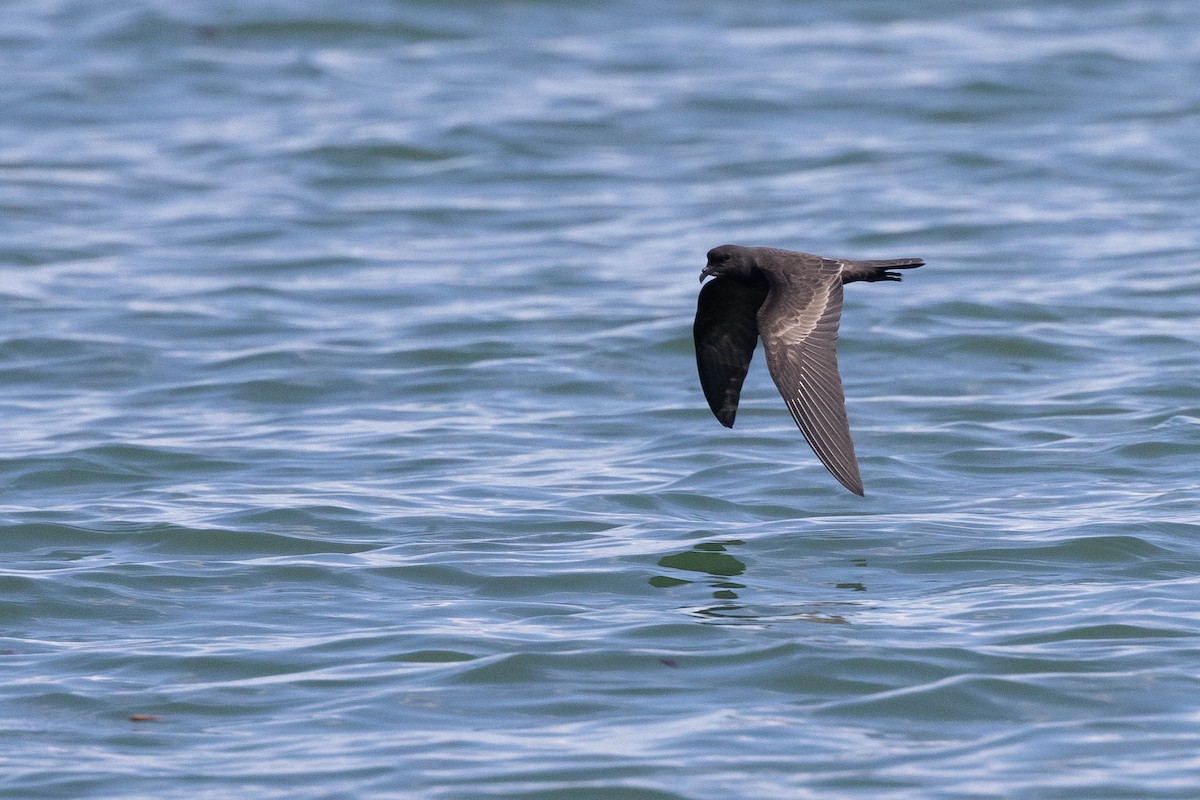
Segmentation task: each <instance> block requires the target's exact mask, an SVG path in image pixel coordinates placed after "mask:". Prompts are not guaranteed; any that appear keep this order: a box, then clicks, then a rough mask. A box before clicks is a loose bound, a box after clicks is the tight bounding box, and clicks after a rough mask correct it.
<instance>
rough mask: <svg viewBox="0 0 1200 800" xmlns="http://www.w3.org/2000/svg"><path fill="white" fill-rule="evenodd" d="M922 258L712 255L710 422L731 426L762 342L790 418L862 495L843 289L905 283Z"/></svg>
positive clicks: (699, 342) (706, 365)
mask: <svg viewBox="0 0 1200 800" xmlns="http://www.w3.org/2000/svg"><path fill="white" fill-rule="evenodd" d="M924 263H925V262H924V261H922V260H921V259H919V258H897V259H891V260H887V261H847V260H845V259H837V258H824V257H822V256H815V255H812V254H811V253H799V252H793V251H791V250H776V249H774V248H770V247H741V246H739V245H735V244H724V245H721V246H720V247H715V248H713V249H712V250H710V251H709V252H708V264H707V265H706V266H705V267H704V270H703V271H702V272H701V273H700V280H701V281H703V280H704V279H705V278H706V277H709V276H712V278H713V280H711V281H709V282H708V283H707V284H705V285H704V287H703V288H702V289H701V290H700V299H699V302H698V303H697V306H696V323H695V325H694V326H693V328H692V333H693V335H694V336H695V339H696V366H697V367H698V368H699V371H700V385H701V387H702V388H703V389H704V397H705V398H706V399H707V400H708V405H709V407H710V408H711V409H712V412H713V414H715V415H716V417H717V419H718V420H720V421H721V424H722V425H724V426H725V427H727V428H732V427H733V420H734V417H735V416H736V414H737V406H738V398H739V397H740V396H741V393H742V382H743V381H744V380H745V379H746V373H747V371H749V369H750V359H751V357H752V356H753V355H754V347H755V345H756V344H757V342H758V339H759V338H761V339H762V340H763V349H764V350H765V351H766V354H767V367H768V368H769V369H770V371H771V377H772V378H773V379H774V380H775V386H776V387H778V389H779V393H780V394H781V395H783V399H784V402H786V403H787V407H788V411H790V412H791V413H792V418H793V419H795V420H796V424H797V425H798V426H800V432H801V433H803V434H804V438H805V439H806V440H808V443H809V445H811V446H812V449H813V452H815V453H816V454H817V457H818V458H820V459H821V463H823V464H824V465H825V467H826V468H827V469H828V470H829V471H830V473H832V474H833V477H835V478H837V479H838V481H839V482H840V483H841V484H842V485H843V486H845V487H846V488H847V489H849V490H850V491H852V492H854V493H855V494H857V495H861V494H863V484H862V477H861V476H860V475H859V472H858V460H857V459H856V458H855V455H854V442H853V440H851V438H850V422H849V420H848V419H847V418H846V400H845V396H844V395H843V393H842V377H841V375H840V374H839V373H838V366H837V332H838V321H839V320H840V319H841V316H842V284H844V283H851V282H852V281H870V282H874V281H898V280H900V273H899V272H895V270H898V269H912V268H914V267H919V266H921V265H922V264H924Z"/></svg>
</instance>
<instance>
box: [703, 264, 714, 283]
mask: <svg viewBox="0 0 1200 800" xmlns="http://www.w3.org/2000/svg"><path fill="white" fill-rule="evenodd" d="M709 275H712V267H709V266H706V267H705V268H704V269H702V270H700V282H701V283H704V279H705V278H707V277H708V276H709Z"/></svg>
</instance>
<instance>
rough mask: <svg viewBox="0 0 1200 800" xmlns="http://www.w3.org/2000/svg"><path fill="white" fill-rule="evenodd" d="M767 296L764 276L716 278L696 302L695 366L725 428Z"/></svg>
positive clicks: (738, 394) (730, 424)
mask: <svg viewBox="0 0 1200 800" xmlns="http://www.w3.org/2000/svg"><path fill="white" fill-rule="evenodd" d="M766 297H767V281H766V278H761V277H760V278H757V279H754V280H742V279H739V278H733V277H730V276H721V277H717V278H714V279H712V280H711V281H709V282H708V283H706V284H705V285H704V287H703V288H701V289H700V299H699V301H698V302H697V304H696V322H695V324H694V325H693V326H692V335H693V336H694V337H695V339H696V367H697V369H698V370H699V372H700V386H701V387H702V388H703V389H704V398H705V399H706V400H708V407H709V408H711V409H712V412H713V414H715V415H716V417H717V419H718V420H720V421H721V424H722V425H724V426H725V427H726V428H732V427H733V418H734V416H735V415H736V414H737V407H738V398H739V397H741V394H742V382H743V381H744V380H746V372H747V371H748V370H749V369H750V359H751V357H752V356H753V355H754V346H755V345H756V344H757V343H758V320H757V315H758V309H759V307H760V306H762V304H763V300H765V299H766Z"/></svg>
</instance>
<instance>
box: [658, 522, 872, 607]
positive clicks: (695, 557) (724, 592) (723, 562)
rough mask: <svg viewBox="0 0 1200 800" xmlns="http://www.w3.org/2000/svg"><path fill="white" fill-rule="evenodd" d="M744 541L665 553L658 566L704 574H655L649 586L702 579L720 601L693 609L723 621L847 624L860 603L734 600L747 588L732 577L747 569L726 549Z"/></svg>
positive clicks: (861, 588)
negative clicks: (775, 605)
mask: <svg viewBox="0 0 1200 800" xmlns="http://www.w3.org/2000/svg"><path fill="white" fill-rule="evenodd" d="M743 544H745V542H743V541H741V540H740V539H728V540H724V541H717V542H702V543H700V544H697V545H693V546H692V549H690V550H685V551H683V552H681V553H674V554H672V555H668V556H663V557H662V558H660V559H659V560H658V566H660V567H664V568H666V569H669V570H679V571H683V572H691V573H700V574H701V575H703V576H704V577H703V578H700V579H699V580H698V579H697V578H695V577H692V578H685V577H682V576H679V575H655V576H654V577H652V578H651V579H650V585H651V586H655V587H657V588H659V589H669V588H672V587H675V586H682V585H685V584H691V583H697V582H699V581H701V580H702V581H703V582H705V583H707V584H708V586H709V587H710V588H711V589H712V596H713V599H714V600H718V601H721V602H720V603H718V604H717V605H713V606H706V607H700V608H692V609H690V612H691V613H693V614H695V615H697V616H700V617H703V618H705V619H708V620H713V621H720V622H721V623H723V624H734V625H737V624H742V625H746V624H763V623H768V622H782V621H786V620H800V621H804V622H819V623H823V624H832V625H844V624H846V622H847V620H846V618H845V617H844V616H842V613H843V612H845V611H846V610H847V609H848V608H852V607H856V606H858V605H859V604H857V603H852V602H815V603H808V604H804V605H802V606H801V607H799V608H796V607H794V606H793V607H788V608H767V607H762V606H758V605H753V606H752V605H747V604H744V603H734V602H731V601H734V600H737V599H738V593H737V590H739V589H745V588H747V587H746V584H744V583H737V582H735V581H731V580H729V579H730V578H732V577H735V576H738V575H741V574H743V573H744V572H745V571H746V564H745V562H743V561H741V560H740V559H738V558H737V557H735V556H734V555H732V554H731V553H729V552H728V550H727V548H732V547H737V546H740V545H743ZM835 588H838V589H845V590H851V591H858V592H865V591H866V590H867V587H866V586H865V585H863V584H861V583H839V584H837V585H836V587H835Z"/></svg>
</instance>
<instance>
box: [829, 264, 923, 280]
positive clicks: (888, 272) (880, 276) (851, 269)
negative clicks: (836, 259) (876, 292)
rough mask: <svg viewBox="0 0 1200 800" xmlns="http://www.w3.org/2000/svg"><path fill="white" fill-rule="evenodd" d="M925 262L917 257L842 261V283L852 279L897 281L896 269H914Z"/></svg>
mask: <svg viewBox="0 0 1200 800" xmlns="http://www.w3.org/2000/svg"><path fill="white" fill-rule="evenodd" d="M924 263H925V262H924V261H923V260H922V259H919V258H892V259H888V260H885V261H842V283H850V282H852V281H868V282H871V283H874V282H875V281H898V280H900V273H899V272H896V271H895V270H898V269H916V268H917V267H919V266H922V265H923V264H924Z"/></svg>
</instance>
